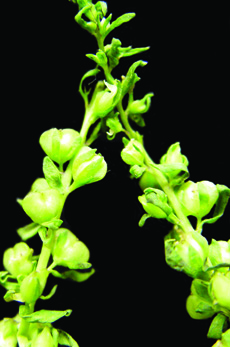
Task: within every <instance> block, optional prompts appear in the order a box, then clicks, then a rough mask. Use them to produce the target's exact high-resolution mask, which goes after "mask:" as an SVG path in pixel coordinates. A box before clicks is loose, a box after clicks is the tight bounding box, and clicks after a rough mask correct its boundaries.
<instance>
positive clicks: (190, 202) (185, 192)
mask: <svg viewBox="0 0 230 347" xmlns="http://www.w3.org/2000/svg"><path fill="white" fill-rule="evenodd" d="M176 195H177V197H178V199H179V201H180V203H181V206H182V209H183V212H184V214H185V215H186V216H195V217H197V218H202V217H204V216H206V215H207V214H208V213H209V212H210V211H211V209H212V207H213V206H214V204H215V203H216V201H217V199H218V197H219V193H218V189H217V187H216V186H215V184H213V183H212V182H209V181H202V182H198V183H194V182H192V181H188V182H186V183H183V184H182V185H181V186H180V188H179V189H178V190H177V192H176Z"/></svg>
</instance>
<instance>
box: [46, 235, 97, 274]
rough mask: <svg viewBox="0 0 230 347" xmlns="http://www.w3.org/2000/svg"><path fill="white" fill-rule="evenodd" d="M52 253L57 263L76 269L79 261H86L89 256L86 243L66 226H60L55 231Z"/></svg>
mask: <svg viewBox="0 0 230 347" xmlns="http://www.w3.org/2000/svg"><path fill="white" fill-rule="evenodd" d="M52 255H53V260H54V262H55V263H56V264H57V265H62V266H66V267H68V268H69V269H77V268H78V264H79V263H83V262H87V261H88V260H89V257H90V253H89V250H88V248H87V247H86V245H85V244H84V243H83V242H81V241H79V240H78V238H77V237H76V236H75V235H74V234H73V233H72V232H71V231H70V230H68V229H66V228H60V229H58V230H57V231H56V232H55V242H54V247H53V250H52Z"/></svg>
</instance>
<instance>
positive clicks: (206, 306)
mask: <svg viewBox="0 0 230 347" xmlns="http://www.w3.org/2000/svg"><path fill="white" fill-rule="evenodd" d="M186 309H187V312H188V314H189V315H190V317H191V318H193V319H207V318H210V317H212V316H213V315H214V314H215V311H214V310H213V308H212V305H210V303H209V302H207V301H205V300H204V299H203V298H201V297H199V296H197V295H193V294H192V295H189V297H188V298H187V300H186Z"/></svg>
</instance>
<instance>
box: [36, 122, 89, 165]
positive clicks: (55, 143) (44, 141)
mask: <svg viewBox="0 0 230 347" xmlns="http://www.w3.org/2000/svg"><path fill="white" fill-rule="evenodd" d="M81 142H82V138H81V136H80V134H79V133H78V132H77V131H75V130H73V129H60V130H58V129H56V128H52V129H50V130H47V131H45V132H44V133H43V134H42V135H41V137H40V139H39V143H40V145H41V147H42V149H43V150H44V152H45V153H46V154H47V155H48V156H49V157H50V159H52V160H53V161H55V162H56V163H58V164H64V163H65V162H66V161H68V160H70V159H71V158H72V157H73V156H74V154H76V152H77V151H78V149H79V148H80V147H81Z"/></svg>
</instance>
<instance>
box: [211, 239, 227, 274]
mask: <svg viewBox="0 0 230 347" xmlns="http://www.w3.org/2000/svg"><path fill="white" fill-rule="evenodd" d="M208 260H209V261H210V263H211V266H216V265H219V264H223V263H227V264H230V240H228V242H227V241H216V240H214V239H212V242H211V244H210V245H209V252H208ZM209 266H210V265H209ZM218 271H220V272H224V273H226V272H227V271H228V267H220V268H218Z"/></svg>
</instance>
